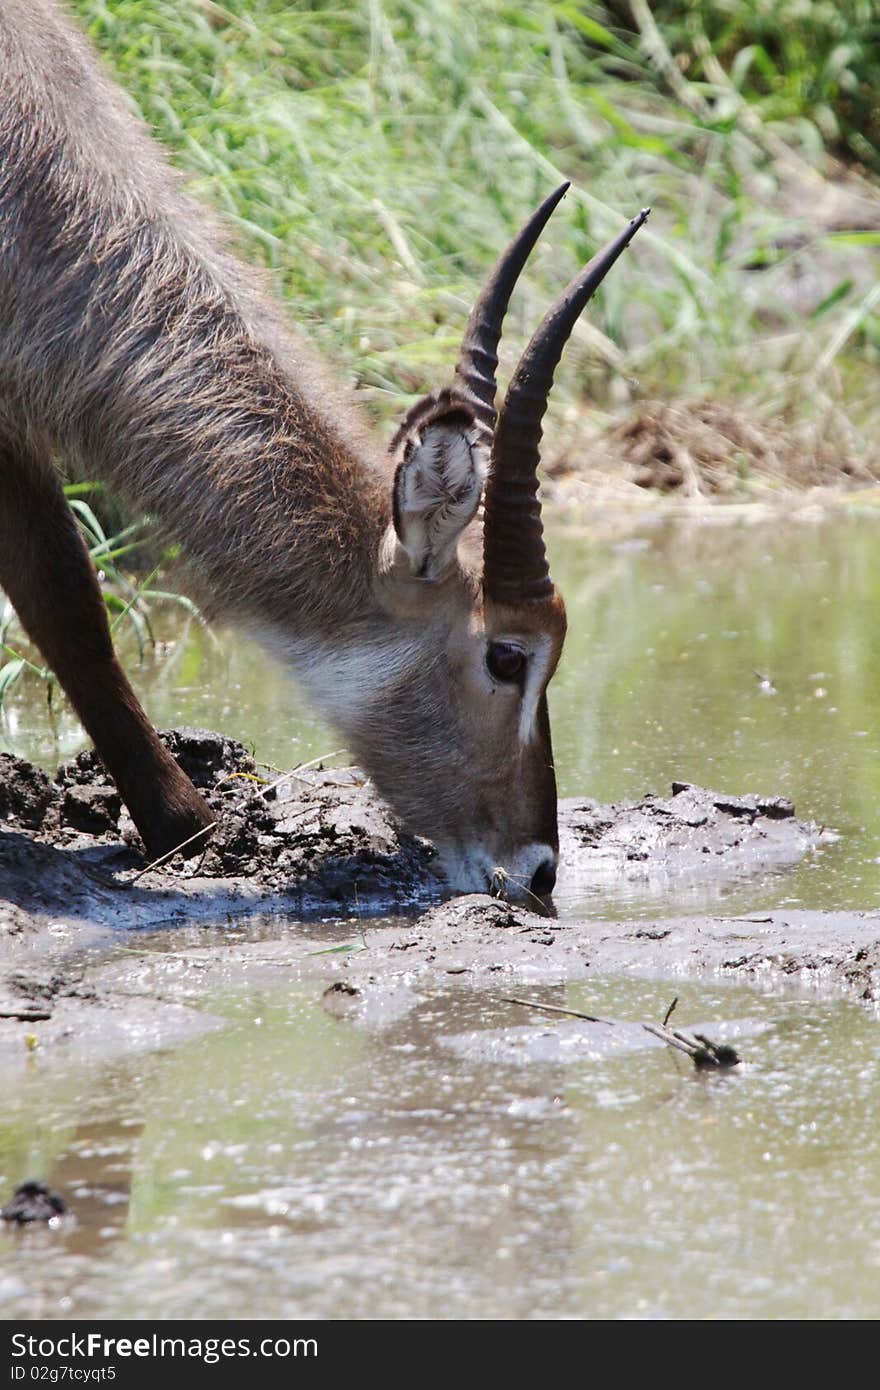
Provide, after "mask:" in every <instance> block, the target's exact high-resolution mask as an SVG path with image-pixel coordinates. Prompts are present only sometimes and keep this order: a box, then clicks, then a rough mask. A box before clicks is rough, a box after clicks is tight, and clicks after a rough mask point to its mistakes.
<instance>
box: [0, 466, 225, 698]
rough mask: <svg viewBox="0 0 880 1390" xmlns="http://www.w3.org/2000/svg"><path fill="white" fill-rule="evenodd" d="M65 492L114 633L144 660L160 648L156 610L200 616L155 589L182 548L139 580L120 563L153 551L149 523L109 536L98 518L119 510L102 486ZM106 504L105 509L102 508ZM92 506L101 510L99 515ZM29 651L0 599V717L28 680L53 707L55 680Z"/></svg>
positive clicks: (70, 487)
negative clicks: (163, 607)
mask: <svg viewBox="0 0 880 1390" xmlns="http://www.w3.org/2000/svg"><path fill="white" fill-rule="evenodd" d="M64 492H65V495H66V497H67V500H68V502H69V503H70V506H71V510H72V511H73V513H74V515H75V516H76V519H77V522H78V524H79V528H80V531H81V533H82V535H83V539H84V540H85V543H86V545H87V547H88V551H89V555H90V556H91V560H92V563H93V565H94V566H95V570H96V571H97V573H98V576H99V579H100V582H101V592H102V594H103V597H104V603H105V604H106V606H107V616H108V618H109V621H110V630H111V632H112V633H113V634H114V636H116V634H117V633H118V632H119V631H120V629H122V628H123V627H124V628H125V629H126V631H127V634H128V635H129V637H130V638H131V639H132V640H133V643H134V655H135V656H136V658H137V659H138V660H142V659H143V655H144V651H145V650H146V648H147V646H155V637H154V635H153V627H152V622H151V611H152V608H153V607H154V606H155V605H156V604H165V603H168V604H174V605H177V606H179V607H182V608H184V609H185V610H186V611H187V612H189V613H192V614H193V615H195V616H196V617H199V616H200V614H199V610H198V608H197V607H196V605H195V604H194V603H193V601H192V599H189V598H187V597H186V596H185V595H184V594H176V593H169V592H168V591H167V590H165V589H158V588H156V586H155V584H154V583H153V581H154V580H155V578H156V575H157V574H158V572H159V569H160V566H161V565H162V564H165V563H168V562H169V561H171V560H172V559H173V558H174V556H175V554H176V549H177V548H176V547H169V548H167V549H166V550H165V551H164V552H163V553H162V555H161V558H160V561H159V563H157V564H155V565H153V567H152V569H151V570H150V571H149V573H148V574H146V575H145V576H143V577H140V578H138V579H134V578H132V577H131V576H130V575H129V574H128V573H127V572H126V571H125V570H124V569H123V568H122V567H121V565H120V561H121V560H123V559H126V558H127V559H129V560H130V559H132V558H135V559H137V556H138V555H139V554H142V553H143V552H144V551H154V549H155V547H154V545H153V543H152V541H151V540H150V538H149V528H148V525H147V523H146V522H145V521H135V522H131V523H130V524H128V525H121V526H120V528H119V529H118V530H116V531H115V533H114V534H111V535H108V534H107V531H106V529H105V522H104V521H102V520H100V519H99V515H98V512H99V511H101V512H104V511H106V512H107V513H108V514H110V515H112V514H113V513H114V512H115V507H114V505H113V504H112V503H110V504H107V503H106V499H103V498H102V494H103V492H104V489H103V485H102V484H101V483H96V482H88V483H68V484H67V485H66V486H65V488H64ZM102 501H104V506H101V505H100V503H101V502H102ZM93 502H95V503H97V504H99V505H98V508H97V510H96V509H95V507H93V505H92V503H93ZM22 646H24V647H25V648H26V650H25V651H22V650H20V648H21V647H22ZM30 650H31V648H30V647H29V646H28V644H27V639H26V638H25V637H24V635H23V634H21V633H20V631H19V627H18V622H17V619H16V616H15V613H14V611H13V608H12V605H11V603H10V602H9V600H8V599H4V597H3V594H2V593H0V713H2V711H3V708H4V705H5V702H6V699H7V697H8V696H9V695H10V693H11V692H12V691H13V690H14V689H15V687H16V686H18V685H19V683H20V682H21V681H22V679H23V678H25V677H30V678H36V681H37V682H38V683H39V684H40V685H41V686H42V688H43V690H44V692H45V696H46V699H47V701H48V702H49V704H50V705H51V703H52V701H53V699H54V696H55V690H56V683H55V677H54V676H53V674H52V672H51V671H50V670H48V669H47V668H46V667H44V666H40V665H38V664H37V663H36V661H32V660H30V657H29V656H28V655H27V651H30ZM4 658H5V659H4Z"/></svg>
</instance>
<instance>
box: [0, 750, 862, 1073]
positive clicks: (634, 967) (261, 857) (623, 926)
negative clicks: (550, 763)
mask: <svg viewBox="0 0 880 1390" xmlns="http://www.w3.org/2000/svg"><path fill="white" fill-rule="evenodd" d="M164 737H165V738H166V741H167V742H168V745H169V747H170V748H171V749H172V751H173V752H174V753H175V755H176V756H177V757H178V758H179V760H180V762H181V764H182V766H183V767H184V768H185V770H186V771H187V773H188V774H189V775H190V776H191V777H192V779H193V781H194V782H195V783H196V785H198V786H199V787H200V788H201V789H202V790H203V792H204V793H205V795H206V797H207V798H208V800H209V803H210V805H211V807H212V809H213V810H214V813H215V815H216V818H217V822H218V826H217V831H216V833H215V836H214V838H213V840H212V842H211V844H210V845H209V846H208V847H207V848H206V850H205V852H204V854H203V855H201V856H200V857H197V858H196V859H194V860H189V861H186V862H184V861H183V860H180V861H176V862H172V863H171V864H169V865H164V866H160V867H157V868H149V867H147V866H145V864H144V861H143V857H142V854H141V852H140V848H139V844H138V841H137V836H136V834H135V832H134V829H133V826H132V825H131V823H130V821H129V820H128V818H127V815H126V813H125V810H124V808H123V807H122V806H121V805H120V802H119V798H118V796H117V794H116V792H115V789H114V788H113V786H112V784H111V783H109V782H108V781H107V779H106V777H105V775H104V772H103V769H102V768H101V766H100V763H99V762H98V761H97V760H96V758H95V757H94V755H93V754H91V753H84V754H81V755H80V756H79V757H78V758H77V759H75V760H74V761H73V762H71V763H68V764H66V765H65V766H63V767H62V768H61V769H59V772H58V774H57V776H56V777H55V778H54V779H53V778H50V777H49V776H47V775H46V774H45V773H44V772H42V771H41V770H39V769H37V768H35V767H33V766H32V765H31V764H29V763H26V762H24V761H22V760H20V759H16V758H12V757H11V756H10V755H5V754H4V755H0V1052H3V1053H4V1054H5V1055H6V1057H7V1058H17V1059H18V1061H19V1064H20V1065H24V1064H26V1054H27V1049H28V1047H30V1046H40V1047H41V1048H44V1049H52V1048H57V1049H60V1050H61V1051H62V1052H63V1053H64V1055H65V1056H71V1055H77V1054H81V1053H86V1054H88V1053H89V1052H92V1051H94V1050H100V1051H101V1052H104V1053H106V1051H107V1049H108V1048H110V1049H113V1050H114V1051H115V1052H125V1051H131V1050H135V1051H137V1050H142V1049H153V1048H156V1047H160V1046H169V1045H172V1044H174V1043H176V1042H178V1041H181V1040H183V1039H184V1038H187V1037H189V1036H192V1035H194V1034H197V1033H199V1032H202V1031H204V1030H206V1029H212V1028H217V1027H222V1026H224V1024H223V1022H222V1020H220V1019H217V1018H213V1017H211V1015H210V1014H209V1013H207V1012H205V1010H204V1006H203V1001H204V999H205V998H206V997H207V995H208V994H209V993H211V992H212V991H214V990H216V989H218V988H227V987H235V986H237V985H241V984H244V983H251V982H259V981H265V982H266V983H267V984H268V983H278V981H279V980H283V981H289V982H291V983H296V984H302V983H306V984H308V985H313V986H314V989H315V998H316V1001H317V1002H323V1006H324V1008H326V1009H327V1010H328V1011H329V1012H332V1013H336V1014H337V1015H338V1016H339V1017H351V1018H352V1019H354V1020H357V1021H359V1022H361V1023H364V1024H365V1025H366V1026H378V1025H382V1024H385V1023H393V1021H394V1020H395V1018H398V1017H400V1016H401V1014H403V1013H406V1012H408V1011H409V1009H410V1008H412V1007H413V1006H414V1004H415V1003H417V1002H418V1001H419V1000H420V999H423V998H424V997H425V994H426V992H430V991H432V990H435V989H437V988H438V987H441V986H442V987H443V988H444V989H445V988H448V987H449V986H450V984H452V985H453V986H454V987H455V988H458V987H461V988H465V989H473V988H476V989H479V990H482V991H486V990H489V991H491V992H495V991H496V990H497V992H498V993H499V994H510V992H511V990H512V989H513V988H514V987H515V988H516V990H517V991H522V990H523V989H524V988H525V987H527V986H529V985H539V986H547V985H553V984H561V983H565V982H566V981H570V980H576V979H588V978H589V977H590V975H592V974H602V975H608V974H627V973H634V974H642V975H653V976H658V977H661V976H667V977H670V978H674V977H677V976H683V975H689V976H696V975H700V974H703V975H705V974H711V975H714V976H716V977H722V978H723V977H729V978H740V979H743V978H745V979H749V980H753V981H756V982H760V983H764V984H767V985H770V986H772V987H774V988H784V987H786V986H791V985H795V986H796V987H798V988H801V989H802V988H810V989H814V990H815V989H818V990H823V991H834V992H841V991H842V992H845V993H847V994H849V995H850V996H855V997H856V998H860V999H863V1000H865V1001H866V1002H873V1001H875V1000H877V999H878V998H880V914H877V913H864V914H860V913H840V914H835V913H818V912H814V913H810V912H804V911H797V912H789V913H781V912H775V913H770V914H766V915H756V916H754V917H746V916H737V917H727V916H723V915H718V916H714V915H713V916H695V917H689V918H683V917H679V918H663V917H661V916H658V918H657V919H656V920H655V921H654V920H651V919H648V920H640V921H638V922H626V921H623V922H618V921H603V920H594V919H590V920H581V921H577V920H560V919H558V918H556V917H554V916H552V915H546V913H545V912H543V911H541V912H539V911H534V912H533V911H531V910H529V909H527V908H525V907H521V906H518V905H513V904H509V903H506V902H502V901H498V900H496V899H493V898H490V897H488V896H484V895H472V896H469V897H464V898H458V899H452V900H444V886H443V882H442V879H441V877H440V875H439V872H438V868H437V863H436V858H435V855H434V851H433V849H432V847H431V846H430V845H428V844H426V843H425V842H424V841H421V840H418V839H416V838H414V837H413V836H410V835H406V834H404V833H401V832H399V831H398V829H397V827H396V826H395V824H394V820H393V817H392V815H391V813H390V812H389V811H388V809H387V807H385V806H384V805H383V804H382V802H381V801H380V800H379V799H378V797H377V796H376V795H375V793H374V792H373V791H372V789H371V788H370V786H369V784H368V783H367V782H366V780H365V779H364V778H363V776H362V775H361V774H360V773H358V772H357V771H356V770H354V769H338V768H332V769H322V768H302V769H299V770H297V771H296V772H294V773H290V774H286V775H285V776H284V777H283V778H282V779H280V780H279V779H277V778H276V779H275V780H274V781H273V780H272V779H269V778H267V777H266V775H265V773H264V772H263V771H262V770H261V769H259V768H258V767H257V766H256V765H255V764H254V762H253V759H252V758H251V757H250V755H249V754H248V753H247V750H246V749H245V748H244V747H243V746H242V745H241V744H238V743H236V742H234V741H233V740H230V739H226V738H223V737H222V736H221V735H219V734H213V733H208V732H205V731H201V730H191V729H179V730H173V731H171V732H170V733H168V734H166V735H164ZM560 822H561V842H562V856H563V861H564V865H565V870H564V874H563V876H562V881H564V882H567V883H568V884H569V885H571V884H572V883H574V884H580V885H583V884H593V885H594V886H595V885H596V884H599V885H601V884H602V883H603V882H607V881H608V880H609V878H610V877H614V876H620V875H626V874H639V875H647V876H649V877H650V875H651V874H652V873H656V874H660V875H665V876H666V877H667V878H668V877H669V875H674V874H676V873H678V874H683V875H687V876H688V878H689V879H693V878H694V877H698V876H705V877H707V878H710V879H712V880H715V879H717V880H723V879H725V877H730V878H741V877H742V876H743V875H748V874H756V873H759V872H761V871H764V870H766V869H767V868H768V867H779V866H783V865H786V864H794V863H796V862H797V861H798V860H799V859H800V858H801V857H802V856H803V855H804V854H805V853H809V852H811V851H813V850H814V849H815V848H816V847H817V846H819V845H821V843H822V841H823V838H827V836H828V832H826V831H823V830H821V829H820V828H819V827H817V826H815V825H811V824H809V823H805V822H803V821H800V820H799V819H798V818H797V816H796V815H795V811H794V807H793V806H792V805H791V803H789V802H787V801H785V800H784V799H783V798H779V797H773V796H760V795H749V796H727V795H724V794H722V793H717V792H711V791H707V790H705V789H701V788H698V787H694V786H692V785H690V784H686V783H676V784H674V786H673V788H672V789H671V794H670V795H669V796H646V797H644V798H642V799H641V800H639V801H637V802H627V803H620V804H617V805H611V806H603V805H600V804H599V803H596V802H593V801H590V800H587V799H584V798H581V799H574V800H570V801H567V802H563V803H562V805H561V808H560ZM535 906H536V907H540V904H536V905H535ZM392 914H394V915H393V916H392ZM145 928H149V929H150V931H149V933H148V934H147V935H144V936H142V935H140V933H139V932H138V930H137V929H145ZM525 1022H526V1020H524V1023H525ZM536 1036H540V1030H538V1033H537V1034H536ZM23 1044H24V1046H23ZM460 1045H462V1044H456V1046H460ZM504 1046H505V1047H506V1046H507V1044H506V1043H505V1044H504ZM514 1050H516V1048H515V1049H514ZM523 1055H524V1056H527V1055H528V1049H526V1052H525V1053H524V1054H523Z"/></svg>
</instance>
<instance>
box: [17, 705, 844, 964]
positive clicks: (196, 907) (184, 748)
mask: <svg viewBox="0 0 880 1390" xmlns="http://www.w3.org/2000/svg"><path fill="white" fill-rule="evenodd" d="M163 737H164V739H165V741H166V743H167V744H168V746H169V748H170V749H171V751H172V752H173V753H174V754H175V756H176V757H177V759H178V761H179V762H180V764H181V766H182V767H183V769H184V771H185V772H186V773H187V774H188V775H189V776H190V777H191V778H192V780H193V782H194V783H195V785H196V786H197V787H199V788H200V789H201V790H202V792H203V794H204V795H205V797H206V798H207V800H208V803H209V805H210V806H211V809H212V811H213V813H214V815H215V818H216V821H217V829H216V831H215V832H214V835H213V838H212V839H211V841H210V843H209V844H208V845H207V847H206V849H205V851H204V853H203V854H202V855H200V856H197V857H196V858H195V859H191V860H189V861H186V862H184V861H183V860H182V859H178V860H177V861H173V862H171V863H169V864H165V865H162V866H159V867H156V868H151V867H148V866H145V864H144V861H143V858H142V856H141V854H140V850H139V842H138V839H137V835H136V832H135V830H134V827H133V825H132V824H131V821H130V820H129V818H128V816H127V814H126V812H125V810H124V808H123V807H122V805H121V803H120V800H119V796H118V794H117V792H116V790H115V788H114V786H113V785H112V783H110V782H109V781H108V780H107V778H106V775H105V773H104V771H103V768H102V766H101V764H100V762H99V761H98V760H97V758H96V757H95V755H94V754H93V753H91V752H85V753H81V754H80V755H79V757H77V758H76V759H74V760H73V761H72V762H70V763H67V764H65V765H63V766H62V767H61V768H60V769H59V770H58V773H57V775H56V777H55V778H54V779H50V778H49V777H48V776H47V774H46V773H45V772H43V771H41V770H40V769H39V768H36V767H34V766H33V765H32V764H31V763H28V762H25V761H24V760H22V759H19V758H14V757H12V756H11V755H9V754H0V936H5V937H6V938H7V939H10V938H14V937H16V936H21V935H23V934H24V935H27V934H32V933H33V932H34V931H35V930H37V931H46V930H48V929H52V930H55V931H56V933H57V932H58V931H60V930H63V929H64V928H65V927H67V928H71V929H72V928H73V926H74V925H75V924H76V925H78V926H79V927H80V928H81V929H82V931H84V930H85V928H86V927H88V926H91V927H92V928H104V927H127V928H131V927H144V926H158V925H162V924H168V923H171V922H182V921H193V920H199V919H200V920H205V919H209V920H213V921H216V922H223V921H224V920H226V919H228V918H230V917H234V916H239V915H242V914H246V913H248V912H252V911H256V910H261V911H265V910H269V909H277V910H284V911H286V912H291V913H294V912H295V913H297V914H298V915H301V916H309V917H315V916H328V915H332V916H341V915H345V914H346V913H351V912H355V913H357V914H358V915H361V916H375V915H377V914H378V913H388V912H391V911H398V912H400V911H406V912H410V913H412V912H414V911H416V910H418V909H419V908H420V907H424V906H426V905H427V904H428V903H430V902H433V901H437V900H438V899H440V898H441V897H443V895H444V891H445V889H444V884H443V880H442V878H441V876H440V874H439V871H438V868H437V863H436V856H435V853H434V850H433V848H432V847H431V846H430V845H429V844H427V843H426V842H425V841H424V840H419V839H417V838H416V837H414V836H412V835H408V834H406V833H404V832H402V831H400V830H399V829H398V827H397V826H396V825H395V822H394V819H393V817H392V815H391V813H390V812H389V810H388V808H387V807H386V806H385V805H384V804H383V803H382V802H381V801H380V800H379V798H378V797H377V796H376V795H375V793H374V792H373V791H372V789H371V787H370V786H369V784H368V783H367V782H366V780H365V779H364V777H363V775H362V774H361V773H359V772H358V771H357V769H353V768H330V769H323V768H303V769H300V770H297V771H294V772H291V773H287V774H284V775H283V776H282V777H281V778H275V779H274V780H271V781H270V780H269V779H268V778H267V777H266V776H265V775H264V774H263V773H261V771H260V769H258V768H257V766H256V764H255V763H254V761H253V759H252V758H251V757H250V755H249V754H248V752H247V750H246V749H245V748H244V747H243V746H242V745H241V744H240V743H237V742H235V741H234V740H233V739H227V738H224V737H223V736H222V735H220V734H214V733H210V732H207V731H205V730H197V729H174V730H171V731H169V732H167V733H166V734H164V735H163ZM671 791H672V794H671V795H670V796H645V797H643V798H641V799H640V800H639V801H635V802H623V803H618V804H616V805H609V806H603V805H600V804H599V803H598V802H595V801H591V800H589V799H587V798H578V799H573V800H569V801H564V802H563V803H562V804H561V807H560V840H561V852H562V860H563V868H562V873H561V876H560V889H559V891H560V893H563V892H565V893H567V894H568V895H572V894H574V893H576V892H578V891H579V890H580V889H582V888H583V887H585V886H596V885H602V884H603V883H607V882H609V881H610V880H612V879H618V880H619V879H621V878H626V877H629V878H636V879H639V880H641V881H645V882H650V881H651V880H652V878H653V879H657V880H660V881H662V882H664V883H666V882H668V880H669V878H670V876H675V875H687V876H688V877H689V878H691V879H694V878H696V879H701V880H710V881H718V882H725V881H729V880H731V879H735V878H739V877H742V876H744V875H748V874H751V873H757V872H760V871H762V870H765V869H767V868H768V867H771V866H777V865H785V864H791V863H795V862H797V860H798V859H800V858H801V857H802V856H803V854H805V853H806V852H807V851H808V850H810V849H811V848H813V847H815V846H817V845H818V844H820V843H821V842H822V841H823V839H827V838H828V832H826V831H822V830H820V829H819V828H818V827H817V826H815V825H810V824H807V823H805V822H803V821H799V820H798V819H797V818H796V816H795V814H794V807H793V806H792V805H791V803H790V802H788V801H786V800H784V799H783V798H780V797H772V796H764V797H762V796H755V795H749V796H725V795H723V794H720V793H717V792H711V791H706V790H704V789H702V788H699V787H694V786H691V785H690V784H688V783H674V784H673V787H672V789H671Z"/></svg>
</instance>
